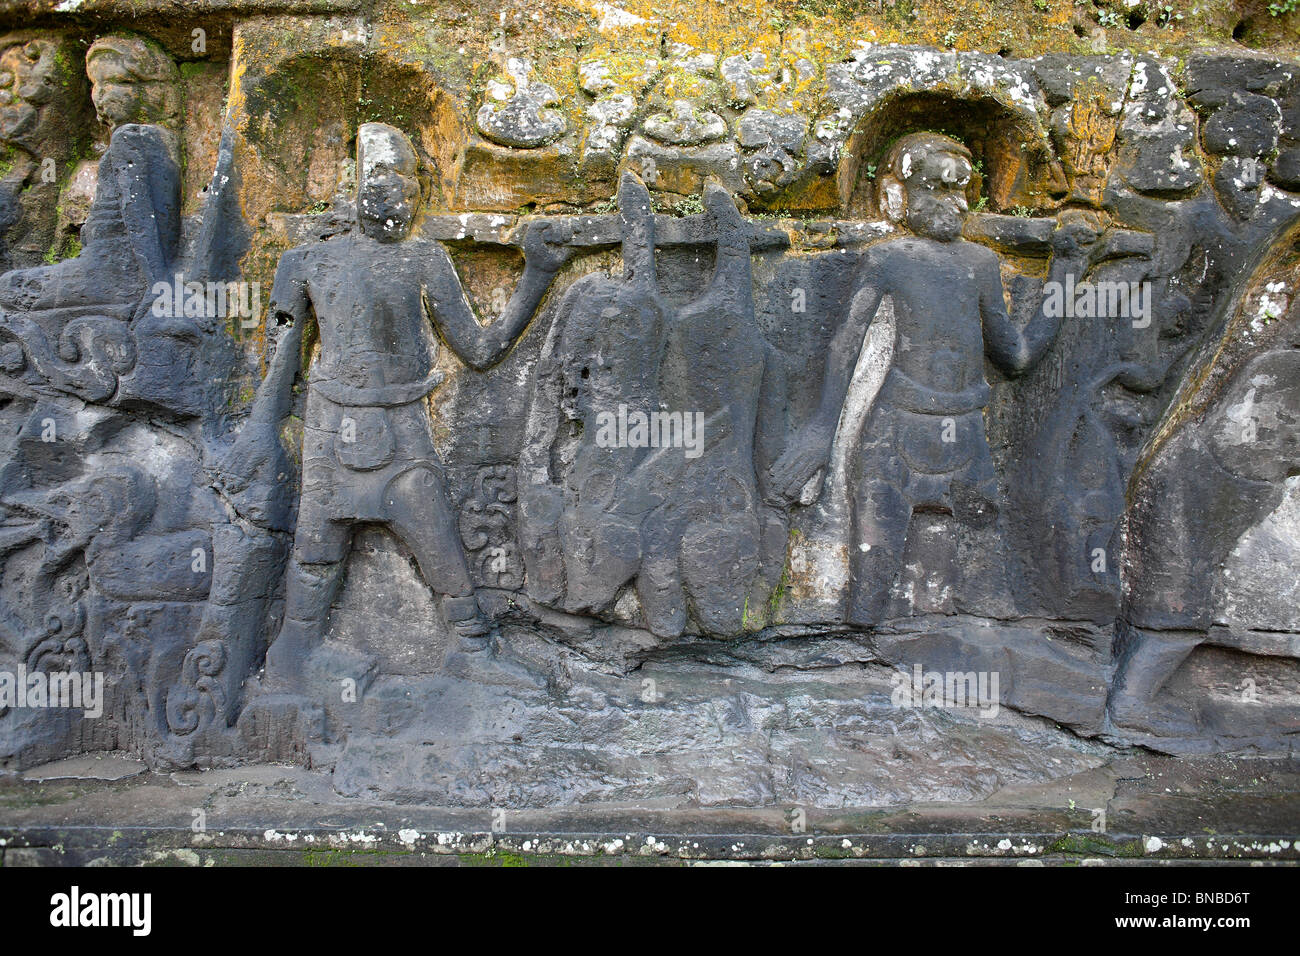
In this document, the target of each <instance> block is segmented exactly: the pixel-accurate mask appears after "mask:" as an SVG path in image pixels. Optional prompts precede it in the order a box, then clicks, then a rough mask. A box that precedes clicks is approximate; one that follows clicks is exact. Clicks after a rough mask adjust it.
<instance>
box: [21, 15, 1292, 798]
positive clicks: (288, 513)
mask: <svg viewBox="0 0 1300 956" xmlns="http://www.w3.org/2000/svg"><path fill="white" fill-rule="evenodd" d="M34 6H36V7H39V6H40V5H39V4H36V5H34ZM274 7H275V5H274V4H271V5H270V7H268V6H267V5H266V4H265V3H258V2H253V0H250V2H249V3H246V4H239V3H231V4H224V5H223V4H214V5H212V9H213V10H217V9H218V8H220V12H221V13H222V16H223V17H225V19H222V20H220V21H219V22H218V21H214V25H213V29H212V36H211V40H212V44H211V48H210V49H209V48H208V47H206V46H203V48H200V46H201V45H199V44H197V38H195V37H193V36H191V37H183V36H182V35H180V34H178V33H176V32H175V31H174V30H171V29H165V28H162V27H158V28H157V29H156V30H155V29H154V28H155V26H156V24H154V25H151V24H150V23H144V24H140V25H139V30H138V31H137V32H133V33H129V34H128V33H125V32H118V31H115V30H112V29H108V28H106V26H105V23H106V21H104V20H100V19H96V20H94V21H93V22H92V20H90V19H86V18H82V17H80V16H70V17H68V18H63V19H60V18H59V17H57V16H53V13H52V12H51V11H45V10H44V9H42V10H41V13H42V15H44V14H45V13H47V12H51V17H50V19H48V20H43V21H41V22H40V23H39V24H38V25H37V26H36V27H34V28H30V29H28V28H26V27H24V29H22V30H20V31H17V32H14V33H11V34H9V35H7V36H5V37H4V38H0V100H2V101H0V147H2V148H3V149H4V150H5V152H4V154H3V162H4V164H5V165H4V166H3V174H2V175H0V180H2V181H0V229H2V230H3V234H2V238H3V240H4V243H5V244H4V245H3V246H0V253H2V254H3V256H7V257H8V258H7V259H5V258H3V256H0V260H2V261H0V265H3V267H4V268H6V269H7V270H9V271H6V272H5V273H4V275H3V276H2V277H0V310H2V314H0V391H2V392H3V396H4V403H3V405H2V406H0V425H2V426H3V427H0V435H2V436H3V437H0V462H2V465H0V509H3V510H2V514H0V519H2V520H0V695H4V694H8V696H0V765H2V766H3V767H4V768H5V769H6V770H24V769H28V768H32V767H35V766H37V765H40V764H46V763H48V762H50V761H52V760H57V759H59V758H62V757H66V756H68V755H70V754H76V753H81V752H83V751H125V752H129V753H131V754H134V755H139V756H140V757H141V758H142V759H143V760H144V761H145V762H146V763H147V765H148V766H151V767H154V768H174V769H187V768H193V767H208V766H224V767H230V766H235V765H239V764H241V763H246V762H256V761H272V760H278V761H290V762H297V763H301V764H304V765H311V766H314V767H316V768H318V769H323V770H329V771H330V772H331V773H332V777H331V782H332V785H333V786H334V787H335V788H336V789H337V790H338V791H339V792H341V793H345V794H348V795H350V796H362V795H364V796H366V797H367V798H376V799H383V800H396V801H400V802H408V803H410V802H416V803H433V804H441V805H446V806H457V807H488V806H509V807H533V808H539V807H554V806H571V805H580V804H586V803H592V802H615V803H639V804H644V805H654V806H661V807H671V808H678V809H680V808H684V807H725V806H746V807H754V808H761V807H772V806H778V805H783V804H786V803H795V804H800V805H807V806H809V807H820V808H843V807H853V806H862V807H870V806H886V805H896V804H903V803H914V802H918V801H922V802H923V801H934V800H946V801H954V802H961V801H966V802H969V801H978V800H983V799H987V798H990V795H993V794H996V793H1004V794H1005V793H1020V794H1025V793H1030V792H1033V791H1034V788H1044V787H1048V788H1050V787H1053V786H1055V785H1056V783H1057V782H1059V781H1061V780H1065V779H1071V778H1076V777H1077V778H1080V779H1082V778H1083V777H1084V776H1086V775H1087V774H1089V773H1096V772H1100V768H1101V767H1102V766H1103V765H1104V764H1105V763H1106V761H1107V760H1108V759H1109V758H1110V756H1111V755H1112V753H1113V749H1114V748H1120V747H1125V746H1128V745H1130V744H1133V743H1139V744H1142V745H1143V746H1146V747H1149V748H1151V749H1155V750H1161V751H1167V752H1170V753H1179V754H1195V753H1210V752H1219V751H1229V752H1231V751H1240V750H1256V751H1261V752H1266V753H1270V754H1285V753H1288V752H1290V751H1291V749H1292V748H1293V747H1294V741H1295V739H1296V738H1295V735H1296V733H1297V731H1298V730H1300V722H1298V721H1300V669H1298V667H1297V663H1296V660H1297V646H1298V642H1300V636H1298V635H1300V624H1298V623H1297V613H1296V604H1297V601H1298V600H1300V595H1298V594H1297V593H1296V588H1295V587H1293V586H1292V582H1293V581H1294V580H1295V579H1297V574H1296V569H1297V567H1298V566H1300V543H1298V541H1300V526H1298V525H1297V516H1296V501H1295V499H1296V489H1295V481H1296V479H1295V472H1296V467H1297V466H1296V461H1297V459H1298V457H1300V437H1298V436H1300V432H1297V423H1300V399H1297V394H1296V389H1297V382H1300V367H1297V364H1296V355H1297V354H1298V353H1297V349H1300V334H1298V333H1297V331H1296V330H1297V322H1300V318H1298V316H1300V306H1298V305H1297V301H1298V300H1297V296H1296V281H1297V279H1296V276H1297V259H1296V252H1295V248H1296V245H1295V243H1296V236H1297V221H1298V220H1300V194H1297V193H1296V192H1295V191H1294V190H1295V188H1296V187H1297V184H1300V161H1297V159H1296V157H1297V156H1298V155H1300V76H1297V74H1296V69H1297V65H1296V64H1295V63H1294V62H1292V60H1290V59H1288V58H1287V57H1286V56H1283V55H1282V54H1281V52H1280V51H1279V52H1278V55H1276V56H1273V55H1269V56H1245V55H1239V54H1237V53H1232V54H1229V53H1225V52H1222V51H1219V52H1215V51H1210V52H1207V53H1204V54H1199V53H1198V54H1196V55H1192V56H1188V57H1186V58H1184V59H1183V60H1182V61H1181V62H1180V61H1179V60H1178V58H1176V57H1172V56H1165V55H1162V54H1161V53H1159V52H1142V53H1133V52H1128V51H1110V52H1106V51H1102V50H1097V51H1095V52H1092V53H1088V54H1073V53H1059V52H1058V53H1052V54H1049V55H1046V56H1041V57H1031V56H1020V55H1019V54H1017V55H1003V56H999V55H993V54H991V53H989V52H982V51H977V50H968V49H953V48H950V47H952V46H954V44H952V43H948V42H947V41H944V42H945V46H944V48H939V47H932V46H924V45H920V44H917V43H910V44H907V45H897V44H888V43H869V42H867V41H866V40H862V39H861V38H859V40H858V42H855V43H853V44H851V45H850V46H846V47H845V48H844V49H843V50H839V48H838V47H833V46H832V45H830V44H829V42H822V41H821V40H819V37H818V34H817V31H816V30H809V29H805V28H804V27H802V26H800V27H799V28H797V29H793V28H792V29H790V30H789V31H782V34H781V36H780V38H779V42H777V43H776V44H775V45H773V44H770V43H767V42H757V41H754V38H753V37H752V36H750V34H748V33H746V34H745V36H744V37H741V36H740V34H739V33H737V37H736V39H735V42H728V43H721V44H720V43H716V42H714V41H713V40H712V39H710V38H709V37H707V36H690V37H688V38H685V39H683V38H681V37H679V36H676V35H674V36H672V37H668V36H666V35H660V34H655V35H654V38H653V43H651V44H649V45H644V44H641V43H640V41H639V40H638V39H637V38H638V37H639V36H640V32H641V31H643V30H650V29H651V28H652V27H653V26H654V23H655V21H654V17H655V16H657V15H658V14H654V13H653V12H651V11H645V10H641V11H639V12H633V11H622V12H621V13H619V12H617V11H612V10H607V11H605V12H604V13H603V14H602V16H601V18H600V19H599V22H598V23H595V24H594V25H593V26H591V27H590V31H589V32H590V33H591V36H590V37H587V38H586V39H588V40H590V41H591V42H590V43H586V42H584V43H582V44H573V45H572V46H571V51H572V52H570V48H569V47H565V46H564V44H559V45H557V46H555V47H553V48H551V50H550V51H549V53H545V51H543V53H545V55H539V50H541V49H542V48H541V47H539V46H538V45H537V44H535V43H533V42H532V41H531V40H528V39H524V38H522V37H521V36H520V31H519V29H518V28H517V26H516V27H512V28H507V22H508V21H509V22H511V23H513V19H512V17H513V18H514V19H517V16H516V15H517V14H518V12H519V11H513V13H512V12H511V11H502V15H501V17H500V19H499V22H498V25H497V26H498V29H493V30H489V31H488V33H489V34H490V35H488V36H486V37H485V38H484V40H483V42H484V44H485V45H484V46H483V47H482V48H480V47H479V46H477V45H475V44H476V43H477V42H478V41H477V40H475V41H470V40H468V39H465V38H464V37H463V36H462V34H463V33H464V27H463V25H462V26H455V25H454V24H452V25H448V26H442V25H437V24H434V23H433V22H432V21H428V22H426V21H424V20H421V19H420V16H421V14H420V13H419V12H418V11H416V12H411V11H406V12H405V13H403V14H402V15H401V16H398V15H396V14H393V15H391V16H390V15H388V13H390V12H391V11H388V9H387V8H386V7H385V10H384V15H383V16H373V17H371V16H370V15H369V14H367V15H362V14H361V13H359V12H356V11H353V10H352V9H351V8H347V7H346V5H343V6H340V7H339V10H345V8H346V12H348V13H349V15H348V16H329V15H324V14H322V13H318V12H313V11H304V10H298V11H297V13H287V14H286V15H284V16H281V17H266V16H261V15H260V14H264V13H266V12H267V10H268V9H272V8H274ZM100 8H102V10H101V9H100ZM115 9H116V8H115V7H113V5H112V3H105V4H99V5H98V7H96V11H97V12H102V13H103V14H104V16H105V17H107V18H108V19H110V20H111V19H112V17H113V16H114V15H115V14H114V13H113V11H114V10H115ZM205 9H207V8H205ZM334 12H338V11H334ZM254 13H257V14H259V15H256V16H255V15H253V14H254ZM642 14H646V15H642ZM479 15H480V13H479V12H477V11H476V12H474V13H457V14H455V16H457V17H461V16H464V17H469V18H471V19H473V18H475V17H478V16H479ZM6 22H7V21H6ZM459 22H460V21H459V20H458V21H456V23H459ZM466 22H469V21H468V20H467V21H466ZM474 22H478V21H477V20H474ZM531 22H532V23H541V21H540V20H534V21H531ZM532 29H535V30H537V31H545V30H548V29H551V28H550V27H545V26H538V27H535V28H532ZM140 31H142V32H140ZM151 31H153V32H151ZM457 31H460V33H458V32H457ZM620 31H622V32H620ZM1085 32H1086V31H1085ZM155 34H156V35H155ZM458 36H461V40H457V39H456V37H458ZM462 41H463V42H462ZM742 41H743V42H742ZM751 41H754V42H751ZM205 42H206V41H205ZM837 50H838V52H836V51H837ZM480 55H481V56H482V57H483V59H482V61H481V62H475V61H474V58H475V57H476V56H480ZM471 77H472V78H474V79H473V81H471ZM227 86H228V89H227V88H226V87H227ZM91 116H97V117H98V119H99V120H100V121H101V123H100V126H99V127H95V126H94V125H93V124H92V123H91V121H90V117H91ZM222 117H224V119H223V118H222ZM46 160H53V165H52V166H51V164H49V163H47V162H46ZM50 168H53V169H54V170H55V175H54V176H53V178H52V179H46V178H44V171H45V170H47V169H50ZM203 182H206V185H205V186H200V185H197V184H199V183H203ZM47 259H48V260H49V261H44V260H47ZM69 673H77V674H81V673H86V674H89V675H91V676H92V677H93V676H94V675H100V676H101V677H102V697H99V698H98V699H96V700H93V701H82V703H83V704H86V706H79V707H57V708H51V707H48V706H46V705H45V703H36V701H37V700H38V699H39V698H40V694H37V690H38V689H40V691H41V694H47V693H48V692H49V689H50V688H51V687H53V686H55V685H54V684H52V683H50V681H51V679H52V677H53V676H54V675H58V674H69ZM6 675H7V677H8V678H9V680H8V683H7V684H5V683H4V682H3V678H4V677H5V676H6ZM33 675H35V683H33V684H32V685H31V687H30V690H31V691H32V694H33V695H35V696H32V697H31V699H28V696H27V692H28V690H29V688H28V686H27V682H28V678H30V677H32V676H33ZM932 676H933V678H934V680H932V679H931V677H932ZM20 677H21V681H22V682H23V693H22V695H21V697H20V696H19V695H18V691H17V687H18V683H19V681H20ZM936 682H937V683H936ZM88 686H90V687H92V688H93V687H95V686H97V685H95V684H94V683H93V682H92V683H91V684H90V685H88ZM6 688H8V689H6ZM959 688H966V689H972V690H973V692H974V693H975V694H976V697H977V700H976V706H975V707H973V708H971V707H966V706H962V705H959V704H957V703H955V702H954V701H953V700H951V699H949V698H950V697H951V695H952V693H955V692H956V691H957V690H958V689H959ZM63 689H68V688H67V687H66V686H64V688H63ZM927 694H929V695H930V696H929V697H927ZM936 695H937V696H936ZM967 703H968V702H967ZM96 711H98V712H96ZM91 712H96V713H95V714H94V715H93V716H92V715H91ZM981 712H985V713H984V716H980V714H981ZM1094 784H1095V781H1094Z"/></svg>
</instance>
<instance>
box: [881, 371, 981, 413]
mask: <svg viewBox="0 0 1300 956" xmlns="http://www.w3.org/2000/svg"><path fill="white" fill-rule="evenodd" d="M990 392H991V389H990V388H989V385H988V383H987V382H982V381H981V382H977V383H975V384H974V385H972V386H970V387H969V388H966V389H963V390H962V391H960V392H939V391H936V390H935V389H932V388H928V387H927V386H925V385H921V384H920V383H919V382H914V381H913V380H912V379H910V378H908V377H907V376H906V375H904V374H903V373H902V372H900V371H899V370H898V369H896V368H894V369H890V371H889V378H888V379H886V381H885V387H884V388H883V389H882V394H881V399H882V400H883V402H884V404H886V405H888V406H890V407H892V408H897V409H901V410H903V411H908V412H916V413H917V414H920V415H963V414H965V413H967V412H976V411H979V410H980V409H982V408H983V407H984V406H985V405H987V404H988V403H989V394H990Z"/></svg>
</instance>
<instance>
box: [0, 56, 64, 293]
mask: <svg viewBox="0 0 1300 956" xmlns="http://www.w3.org/2000/svg"><path fill="white" fill-rule="evenodd" d="M75 57H76V53H75V50H74V47H73V44H72V43H71V42H70V41H69V40H68V39H67V38H66V37H60V36H58V35H54V34H40V33H33V32H30V31H22V32H19V33H12V34H8V35H7V36H4V37H0V148H2V147H8V151H9V157H8V158H9V159H10V160H11V163H10V165H9V166H8V168H7V169H6V171H5V173H4V175H3V176H0V272H3V271H7V270H8V269H11V268H16V267H25V266H35V265H37V264H39V263H40V261H41V260H42V259H43V258H44V256H45V255H46V254H47V252H48V250H49V249H50V248H51V247H52V246H53V244H54V238H55V225H56V219H57V209H56V206H57V204H58V201H59V187H60V183H59V181H58V180H59V177H60V176H62V175H63V173H64V169H65V167H66V164H67V162H68V160H69V159H70V158H71V157H72V156H75V155H76V152H77V150H78V149H79V148H80V147H81V146H82V144H83V143H84V133H83V131H82V129H81V128H80V127H81V126H84V125H85V124H84V123H81V122H80V120H81V116H80V111H81V108H82V107H81V103H82V102H83V101H84V97H85V78H84V77H83V76H82V75H81V72H80V70H79V69H77V68H76V67H75V66H73V64H74V63H75V62H76V59H75Z"/></svg>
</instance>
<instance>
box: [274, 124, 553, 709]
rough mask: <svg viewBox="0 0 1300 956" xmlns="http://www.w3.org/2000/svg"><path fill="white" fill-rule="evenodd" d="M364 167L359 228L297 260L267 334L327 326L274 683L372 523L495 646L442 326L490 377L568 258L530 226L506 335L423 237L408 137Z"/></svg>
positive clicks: (306, 642)
mask: <svg viewBox="0 0 1300 956" xmlns="http://www.w3.org/2000/svg"><path fill="white" fill-rule="evenodd" d="M357 169H358V196H357V199H358V201H357V210H358V219H359V226H360V228H359V230H358V231H357V232H356V233H353V234H350V235H342V236H336V237H333V238H331V239H328V240H326V241H324V242H318V243H313V244H311V245H307V246H301V247H299V248H296V249H292V250H290V251H289V252H287V253H285V254H284V256H282V257H281V259H280V264H279V266H278V268H277V270H276V277H275V283H274V287H273V289H272V293H271V301H270V303H269V306H268V310H267V316H268V322H278V323H283V322H286V321H288V322H294V323H302V322H304V321H306V320H308V319H309V318H311V317H313V316H314V317H315V320H316V323H317V326H318V328H319V331H320V342H321V350H320V355H319V358H318V359H317V360H316V361H315V362H314V364H313V366H312V369H311V371H310V374H309V388H308V395H307V410H306V431H305V437H304V441H303V456H302V461H303V466H302V498H301V503H300V506H299V512H298V524H297V528H296V531H295V534H294V544H293V554H292V557H291V560H290V568H289V576H288V581H287V585H286V594H285V605H286V606H285V621H284V625H283V627H282V629H281V631H280V634H279V636H278V637H277V638H276V639H275V641H274V642H273V643H272V645H271V648H270V649H269V651H268V656H267V660H268V675H269V676H270V677H271V678H272V680H273V681H280V682H282V683H287V684H290V685H292V684H293V683H294V682H295V680H296V677H297V676H298V675H300V673H301V665H302V662H303V659H304V657H305V655H306V654H307V653H309V652H310V651H311V650H312V648H313V647H314V646H316V645H317V643H318V642H319V641H320V640H321V638H322V636H323V631H324V627H325V623H326V617H327V615H328V613H329V609H330V603H331V601H332V600H333V598H334V595H335V593H336V592H337V589H338V585H339V583H340V580H341V574H342V571H343V569H344V563H345V561H346V559H347V555H348V552H349V550H350V546H351V541H352V535H353V530H354V528H355V526H356V525H357V524H359V523H371V524H381V525H385V526H387V527H388V528H389V529H391V530H392V532H393V533H394V534H395V535H396V536H397V537H398V538H400V539H401V540H402V541H404V542H405V543H406V545H407V546H408V547H410V549H411V551H412V552H413V554H414V556H415V560H416V563H417V565H418V566H419V569H420V572H421V574H422V575H423V577H424V579H425V581H426V583H427V584H428V585H429V586H430V587H431V588H432V589H433V590H434V591H435V592H437V593H438V594H440V595H442V609H443V613H444V616H445V617H446V619H447V621H448V623H449V624H450V625H451V626H452V627H453V629H454V630H455V632H456V634H457V635H458V638H459V642H460V646H461V649H462V650H465V651H470V652H479V651H483V650H485V649H487V648H488V646H489V635H490V629H489V627H488V626H487V624H486V622H485V621H484V620H483V617H482V615H481V613H480V610H479V607H478V601H477V598H476V596H475V594H474V589H473V585H472V583H471V579H470V576H469V572H468V569H467V567H466V562H465V555H464V552H463V550H462V547H461V544H460V541H459V539H458V537H457V530H456V522H455V516H454V514H453V512H452V508H451V503H450V502H449V501H448V498H447V490H446V483H445V479H444V474H443V468H442V465H441V463H440V462H439V460H438V456H437V454H436V453H435V451H434V445H433V428H432V422H431V420H430V415H429V411H428V405H427V403H426V401H425V396H426V395H428V394H429V392H430V391H432V390H433V389H434V388H435V387H436V386H437V385H438V383H439V381H441V378H442V375H441V373H440V372H439V371H438V370H437V369H436V368H435V360H436V357H437V340H436V339H435V338H434V337H433V335H432V334H431V332H432V330H431V328H430V321H431V322H432V326H433V328H434V329H436V330H437V333H438V336H439V337H440V338H441V340H442V341H443V342H445V343H446V344H447V345H448V346H449V347H450V348H451V349H452V351H453V352H455V353H456V355H457V356H459V357H460V358H461V359H463V360H464V361H465V362H466V363H467V364H468V365H469V366H470V367H471V368H473V369H476V370H483V369H486V368H489V367H490V366H492V365H493V364H495V363H496V362H497V361H499V360H500V359H501V357H502V356H503V355H504V354H505V353H506V352H507V351H508V350H509V349H510V347H511V346H512V345H513V343H514V342H515V340H516V339H517V338H518V337H519V335H520V334H521V333H522V332H523V330H524V328H525V327H526V326H527V324H528V322H529V321H530V319H531V318H532V315H533V313H534V311H535V310H536V308H537V305H538V303H539V302H540V300H541V298H542V296H543V294H544V293H545V292H546V289H547V288H548V286H549V285H550V282H551V279H552V278H553V277H554V275H555V272H556V271H557V270H558V269H559V267H560V266H561V265H562V264H563V263H564V262H565V261H566V260H567V258H568V255H569V252H568V250H567V249H566V248H564V247H563V245H562V244H561V243H562V242H563V241H564V239H563V236H561V235H559V233H558V231H557V227H555V226H554V225H547V226H543V227H540V228H539V227H533V228H531V229H530V230H529V232H528V234H527V236H526V237H525V240H524V255H525V270H524V274H523V276H522V278H521V279H520V281H519V285H518V286H517V287H516V289H515V293H514V295H513V297H512V298H511V300H510V302H509V304H508V305H507V306H506V309H505V311H504V313H503V314H502V316H501V317H500V319H499V320H498V321H497V322H495V323H494V324H492V325H491V326H488V327H486V328H484V327H480V326H479V324H478V322H477V321H476V319H475V316H474V313H473V311H472V309H471V307H470V305H469V303H468V300H467V299H466V297H465V293H464V290H463V288H462V286H461V283H460V279H459V277H458V275H457V273H456V269H455V266H454V265H453V264H452V261H451V258H450V256H448V254H447V252H446V250H445V249H444V248H443V247H442V246H441V245H439V244H438V243H437V242H434V241H429V240H424V239H420V238H410V232H411V228H412V224H413V220H414V216H415V211H416V207H417V201H418V199H419V184H418V180H417V179H416V156H415V151H414V149H413V148H412V147H411V144H410V142H409V140H407V138H406V137H405V135H403V134H402V133H401V132H400V131H398V130H396V129H394V128H392V127H390V126H386V125H383V124H380V123H367V124H364V125H363V126H362V127H361V129H360V131H359V133H358V137H357ZM286 345H288V346H289V347H290V348H293V346H294V340H293V339H290V340H289V342H287V343H286ZM268 384H269V385H270V387H271V388H275V387H283V382H282V381H281V382H279V383H278V384H277V383H276V382H274V381H272V380H271V379H268Z"/></svg>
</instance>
